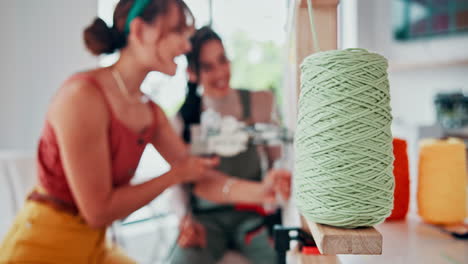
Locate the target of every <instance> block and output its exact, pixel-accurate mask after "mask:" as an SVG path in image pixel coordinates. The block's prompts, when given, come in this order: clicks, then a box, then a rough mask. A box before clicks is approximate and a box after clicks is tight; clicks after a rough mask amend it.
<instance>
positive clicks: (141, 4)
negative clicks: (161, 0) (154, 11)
mask: <svg viewBox="0 0 468 264" xmlns="http://www.w3.org/2000/svg"><path fill="white" fill-rule="evenodd" d="M149 3H151V0H135V2H134V3H133V5H132V8H130V11H129V12H128V16H127V21H126V22H125V31H124V32H125V35H128V33H130V23H131V22H132V20H133V19H134V18H136V17H137V16H139V15H141V13H142V12H143V10H144V9H145V8H146V6H147V5H148V4H149Z"/></svg>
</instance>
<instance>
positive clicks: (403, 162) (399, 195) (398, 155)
mask: <svg viewBox="0 0 468 264" xmlns="http://www.w3.org/2000/svg"><path fill="white" fill-rule="evenodd" d="M393 155H394V156H395V161H393V176H394V177H395V192H394V193H393V196H394V200H393V210H392V214H391V215H390V216H389V217H388V218H387V219H386V220H387V221H392V220H403V219H405V218H406V214H407V213H408V207H409V199H410V178H409V163H408V151H407V143H406V140H403V139H399V138H394V139H393Z"/></svg>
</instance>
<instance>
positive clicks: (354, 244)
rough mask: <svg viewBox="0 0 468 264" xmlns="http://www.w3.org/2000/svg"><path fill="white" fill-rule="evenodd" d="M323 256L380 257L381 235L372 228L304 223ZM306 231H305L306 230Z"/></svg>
mask: <svg viewBox="0 0 468 264" xmlns="http://www.w3.org/2000/svg"><path fill="white" fill-rule="evenodd" d="M305 222H306V225H307V227H308V229H309V230H310V233H311V234H312V236H313V238H314V240H315V243H316V244H317V247H318V248H319V250H320V252H321V253H322V254H324V255H337V254H352V255H381V254H382V243H383V238H382V234H380V232H379V231H377V230H376V229H375V228H374V227H366V228H356V229H344V228H338V227H332V226H327V225H322V224H317V223H314V222H310V221H307V220H306V221H305ZM306 230H307V229H306Z"/></svg>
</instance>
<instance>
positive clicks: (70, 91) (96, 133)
mask: <svg viewBox="0 0 468 264" xmlns="http://www.w3.org/2000/svg"><path fill="white" fill-rule="evenodd" d="M67 86H68V87H64V88H63V89H62V91H61V93H59V94H58V96H57V97H56V99H55V100H54V102H53V104H52V106H51V109H50V112H49V120H50V122H51V125H52V127H53V128H54V131H55V133H56V136H57V140H58V145H59V147H60V152H61V159H62V161H63V166H64V170H65V175H66V177H67V181H68V183H69V185H70V189H71V191H72V193H73V196H74V198H75V200H76V203H77V206H78V208H79V210H80V213H81V214H82V216H83V217H84V219H85V220H86V222H87V223H88V224H89V225H91V226H93V227H102V226H106V225H109V224H110V223H111V222H112V221H114V220H116V219H120V218H123V217H125V216H127V215H129V214H130V213H132V212H133V211H135V210H137V209H138V208H140V207H142V206H143V205H145V204H147V203H148V202H150V201H151V200H153V199H154V198H155V197H157V196H158V195H159V194H160V193H161V192H162V191H164V190H165V189H166V188H167V187H169V186H171V185H173V184H176V183H180V182H183V181H186V180H188V176H189V175H196V174H198V175H203V174H205V173H204V172H205V167H206V166H204V165H203V164H202V163H203V162H201V161H200V160H194V159H187V160H186V162H181V164H180V166H176V168H175V169H172V170H171V171H169V172H168V173H166V174H164V175H162V176H160V177H158V178H155V179H152V180H150V181H147V182H145V183H142V184H138V185H135V186H123V187H119V188H114V187H113V186H112V175H111V173H112V170H111V167H112V166H111V158H110V153H109V143H108V142H109V140H108V127H109V122H110V117H109V112H108V109H107V108H106V105H105V103H104V101H103V100H104V98H103V97H102V94H101V93H100V92H99V90H98V89H97V88H96V87H93V86H92V85H90V84H89V83H87V82H85V81H75V82H72V83H69V84H68V85H67Z"/></svg>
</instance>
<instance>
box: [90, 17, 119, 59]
mask: <svg viewBox="0 0 468 264" xmlns="http://www.w3.org/2000/svg"><path fill="white" fill-rule="evenodd" d="M83 37H84V41H85V44H86V47H87V48H88V50H89V51H90V52H91V53H92V54H93V55H96V56H97V55H101V54H110V53H113V52H114V51H115V50H116V49H118V48H120V47H118V46H119V45H118V44H119V43H118V42H119V41H116V40H119V37H118V32H116V30H114V29H113V28H109V27H108V26H107V24H106V22H104V20H102V19H101V18H96V19H95V20H94V21H93V23H92V24H91V25H90V26H88V27H87V28H86V29H85V31H84V34H83ZM124 39H125V38H124ZM120 41H121V40H120Z"/></svg>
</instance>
